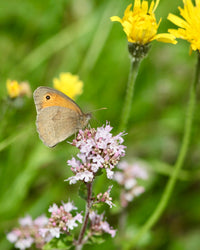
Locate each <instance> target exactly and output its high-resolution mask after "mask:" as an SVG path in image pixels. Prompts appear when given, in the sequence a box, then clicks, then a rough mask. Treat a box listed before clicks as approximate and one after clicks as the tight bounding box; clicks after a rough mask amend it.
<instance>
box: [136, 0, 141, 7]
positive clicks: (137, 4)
mask: <svg viewBox="0 0 200 250" xmlns="http://www.w3.org/2000/svg"><path fill="white" fill-rule="evenodd" d="M140 6H141V2H140V0H135V3H134V9H138V8H140Z"/></svg>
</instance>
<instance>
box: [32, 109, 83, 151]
mask: <svg viewBox="0 0 200 250" xmlns="http://www.w3.org/2000/svg"><path fill="white" fill-rule="evenodd" d="M36 125H37V130H38V133H39V136H40V139H41V140H42V141H43V143H44V144H45V145H46V146H48V147H54V146H55V145H56V144H58V143H59V142H61V141H63V140H65V139H66V138H67V137H69V136H71V135H73V134H74V133H76V131H77V130H79V129H80V128H81V125H80V116H79V114H77V112H75V111H74V110H71V109H68V108H64V107H58V106H54V107H53V106H52V107H47V108H44V109H42V110H41V111H40V112H39V113H38V115H37V121H36Z"/></svg>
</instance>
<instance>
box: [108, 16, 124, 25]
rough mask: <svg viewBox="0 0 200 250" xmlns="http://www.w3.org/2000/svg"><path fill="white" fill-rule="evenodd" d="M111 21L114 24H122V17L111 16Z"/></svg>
mask: <svg viewBox="0 0 200 250" xmlns="http://www.w3.org/2000/svg"><path fill="white" fill-rule="evenodd" d="M110 20H111V21H112V22H120V23H122V19H121V18H120V17H118V16H111V17H110Z"/></svg>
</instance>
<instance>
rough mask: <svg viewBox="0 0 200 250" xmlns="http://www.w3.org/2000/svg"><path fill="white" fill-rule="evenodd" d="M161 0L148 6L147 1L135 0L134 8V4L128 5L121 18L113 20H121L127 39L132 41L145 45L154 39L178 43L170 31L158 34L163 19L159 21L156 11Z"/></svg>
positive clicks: (113, 19)
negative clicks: (157, 20)
mask: <svg viewBox="0 0 200 250" xmlns="http://www.w3.org/2000/svg"><path fill="white" fill-rule="evenodd" d="M158 3H159V0H156V3H155V4H154V1H152V2H151V4H150V6H148V2H147V1H142V2H141V1H140V0H135V4H134V7H133V10H131V7H132V4H130V5H128V7H127V8H126V10H125V12H124V17H123V18H122V19H121V18H120V17H118V16H113V17H111V21H117V22H120V23H121V25H122V27H123V30H124V32H125V33H126V35H127V39H128V41H129V42H130V43H137V44H140V45H145V44H147V43H149V42H151V41H153V40H157V41H160V42H165V43H173V44H176V41H175V37H174V36H173V35H171V34H168V33H163V34H157V30H158V27H159V24H160V22H161V20H160V21H159V22H158V23H157V22H156V18H155V15H154V11H155V10H156V8H157V6H158Z"/></svg>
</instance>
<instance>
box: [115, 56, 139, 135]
mask: <svg viewBox="0 0 200 250" xmlns="http://www.w3.org/2000/svg"><path fill="white" fill-rule="evenodd" d="M139 64H140V60H134V59H133V58H131V67H130V72H129V78H128V83H127V89H126V98H125V103H124V107H123V111H122V116H121V122H120V125H119V130H120V131H123V130H125V129H126V127H127V124H128V120H129V116H130V111H131V104H132V99H133V94H134V86H135V80H136V77H137V73H138V68H139Z"/></svg>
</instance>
